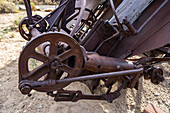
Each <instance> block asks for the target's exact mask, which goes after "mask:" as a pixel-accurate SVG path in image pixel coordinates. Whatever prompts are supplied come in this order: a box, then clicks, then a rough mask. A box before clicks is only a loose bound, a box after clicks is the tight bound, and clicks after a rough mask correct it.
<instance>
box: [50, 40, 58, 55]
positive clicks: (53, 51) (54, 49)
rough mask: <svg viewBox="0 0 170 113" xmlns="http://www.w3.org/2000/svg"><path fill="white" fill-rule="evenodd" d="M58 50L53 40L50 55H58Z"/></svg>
mask: <svg viewBox="0 0 170 113" xmlns="http://www.w3.org/2000/svg"><path fill="white" fill-rule="evenodd" d="M56 52H57V45H56V43H55V42H51V44H50V56H52V55H56Z"/></svg>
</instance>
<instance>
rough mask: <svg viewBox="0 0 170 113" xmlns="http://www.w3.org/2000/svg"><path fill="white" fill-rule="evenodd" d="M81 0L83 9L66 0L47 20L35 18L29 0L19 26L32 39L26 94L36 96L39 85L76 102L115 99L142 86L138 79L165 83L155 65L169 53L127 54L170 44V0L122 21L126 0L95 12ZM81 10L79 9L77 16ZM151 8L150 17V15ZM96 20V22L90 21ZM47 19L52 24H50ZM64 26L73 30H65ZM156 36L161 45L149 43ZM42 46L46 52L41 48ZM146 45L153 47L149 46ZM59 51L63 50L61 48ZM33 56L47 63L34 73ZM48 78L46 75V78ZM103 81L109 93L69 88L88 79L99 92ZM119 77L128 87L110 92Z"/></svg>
mask: <svg viewBox="0 0 170 113" xmlns="http://www.w3.org/2000/svg"><path fill="white" fill-rule="evenodd" d="M81 1H82V4H81V5H82V7H81V8H75V0H62V1H61V3H60V5H59V7H58V8H56V9H55V10H54V11H52V12H51V13H50V14H48V15H47V16H45V17H44V18H43V17H39V16H32V11H31V8H30V0H24V2H25V6H26V9H27V15H28V17H27V18H25V19H23V20H22V21H21V23H20V26H19V28H20V33H21V35H22V36H23V38H25V39H26V40H31V41H30V42H29V43H28V44H27V45H26V46H25V48H24V49H23V51H22V52H21V55H20V59H19V78H20V79H19V89H20V91H21V93H23V94H30V92H31V90H32V89H34V90H36V91H40V92H47V93H48V95H50V96H52V97H55V101H72V102H76V101H78V100H80V99H92V100H107V101H108V102H112V101H113V100H114V99H116V98H118V97H119V96H120V90H121V89H123V88H136V89H137V86H138V79H139V78H140V77H141V76H144V78H145V79H151V82H152V83H154V84H159V83H160V82H162V81H163V80H164V78H163V72H162V69H159V68H155V67H154V66H152V65H151V64H152V63H153V62H157V61H170V58H169V57H165V58H155V57H146V58H142V59H124V58H127V57H129V56H133V55H136V54H141V53H143V52H146V51H149V50H153V49H156V48H158V47H162V46H164V45H166V44H167V43H169V42H170V40H169V38H168V36H169V33H168V32H167V31H169V27H168V26H169V20H168V19H169V16H167V18H165V19H164V21H161V19H162V18H163V17H166V16H165V14H166V12H168V11H169V9H168V6H169V5H170V2H169V1H168V0H164V1H161V2H159V1H154V2H153V3H152V4H151V5H150V6H149V7H148V8H147V9H146V10H145V11H144V12H143V15H144V16H141V17H140V18H139V19H138V20H136V21H135V22H134V23H132V24H131V23H130V22H129V21H128V20H127V19H126V18H125V19H123V22H120V21H119V19H118V17H117V14H116V8H117V7H118V6H119V5H120V3H121V2H122V0H118V1H116V2H115V4H116V5H114V3H113V1H112V0H110V2H109V0H106V1H105V2H103V3H99V6H101V8H98V6H97V7H96V8H94V10H89V9H86V0H81ZM108 3H109V5H108ZM69 8H73V10H69ZM76 9H78V10H79V12H78V13H76V14H75V15H73V14H74V13H75V10H76ZM152 10H153V11H154V12H153V11H152ZM85 11H88V12H90V15H89V16H88V18H87V20H83V19H82V18H83V14H84V12H85ZM110 11H112V13H110ZM148 12H149V14H150V15H147V13H148ZM109 14H111V15H113V16H114V17H115V20H116V23H115V24H110V23H109V22H105V21H104V20H105V19H108V18H109V17H107V15H109ZM77 16H78V17H77ZM75 17H77V22H76V23H75V26H74V28H73V30H72V31H70V30H69V29H68V28H66V24H67V23H68V22H70V21H71V20H72V19H74V18H75ZM94 18H95V19H94ZM93 19H94V20H93ZM90 21H92V24H90V23H89V22H90ZM46 22H48V24H49V26H48V28H47V24H46ZM154 22H156V23H158V24H159V28H154V27H155V24H154ZM159 22H160V23H159ZM80 23H81V25H80ZM23 24H26V25H27V27H28V30H29V33H28V34H26V33H25V32H24V31H23V29H22V25H23ZM37 24H39V25H40V27H41V28H42V29H41V30H40V29H38V28H36V25H37ZM85 25H87V26H88V28H87V30H86V31H84V33H83V34H82V35H81V36H80V37H77V34H78V33H79V32H80V31H81V30H82V29H83V28H84V27H85ZM123 26H126V27H127V29H124V27H123ZM136 26H137V27H136ZM55 27H57V29H56V28H55ZM45 28H47V29H45ZM60 29H63V30H65V31H66V32H67V33H61V32H60ZM54 31H55V32H54ZM56 31H57V32H56ZM43 32H47V33H43ZM42 33H43V34H42ZM98 33H99V34H98ZM100 33H101V34H102V36H100ZM162 33H163V34H162ZM86 34H87V35H86ZM154 36H155V37H156V39H157V42H160V43H154V44H153V45H149V44H148V43H151V42H152V41H153V40H154V39H153V37H154ZM160 36H164V39H165V40H164V41H162V40H161V38H160ZM31 38H34V39H31ZM160 40H161V41H160ZM59 43H62V44H59ZM60 45H62V46H60ZM36 47H38V49H39V51H40V52H36ZM146 47H148V48H147V49H146ZM58 49H61V50H60V52H59V50H58ZM160 50H162V49H160ZM88 51H90V52H88ZM162 51H163V50H162ZM166 51H167V50H166ZM30 58H34V59H37V60H40V61H42V62H43V64H42V65H41V66H40V67H38V68H36V69H34V70H33V71H29V69H28V60H29V59H30ZM70 62H71V65H70ZM64 72H66V73H67V76H66V77H65V78H64V79H61V78H62V76H63V73H64ZM42 77H44V79H43V80H42V79H41V78H42ZM40 79H41V80H40ZM99 80H102V81H104V83H105V87H107V88H108V91H107V92H106V94H103V95H84V94H82V92H81V91H68V90H64V89H63V88H64V87H66V86H68V85H69V84H70V83H72V82H75V81H79V82H83V83H85V84H86V85H87V86H88V87H89V89H90V90H91V92H93V90H94V89H95V88H96V87H97V85H98V84H99ZM116 81H119V82H121V83H122V85H121V86H120V87H119V88H118V89H117V90H116V91H114V92H110V91H111V88H112V85H113V84H114V83H115V82H116ZM56 90H57V93H56V94H54V93H53V91H56Z"/></svg>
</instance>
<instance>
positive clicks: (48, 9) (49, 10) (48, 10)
mask: <svg viewBox="0 0 170 113" xmlns="http://www.w3.org/2000/svg"><path fill="white" fill-rule="evenodd" d="M53 10H54V9H52V8H47V9H45V12H51V11H53Z"/></svg>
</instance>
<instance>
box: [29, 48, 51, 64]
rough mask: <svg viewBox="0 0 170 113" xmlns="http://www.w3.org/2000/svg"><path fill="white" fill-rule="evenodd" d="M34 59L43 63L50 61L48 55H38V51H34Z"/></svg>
mask: <svg viewBox="0 0 170 113" xmlns="http://www.w3.org/2000/svg"><path fill="white" fill-rule="evenodd" d="M31 55H32V57H33V58H35V59H36V60H39V61H42V62H45V61H47V60H48V56H46V55H43V54H41V53H38V52H36V51H34V52H33V53H32V54H31Z"/></svg>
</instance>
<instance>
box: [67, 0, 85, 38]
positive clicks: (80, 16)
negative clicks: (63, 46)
mask: <svg viewBox="0 0 170 113" xmlns="http://www.w3.org/2000/svg"><path fill="white" fill-rule="evenodd" d="M81 4H82V7H81V10H80V14H79V17H78V19H77V23H76V25H75V27H74V29H73V30H72V31H71V33H70V35H71V36H73V35H74V33H75V32H76V30H77V28H78V26H79V24H80V22H81V20H82V18H83V15H84V11H85V8H86V0H81Z"/></svg>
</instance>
